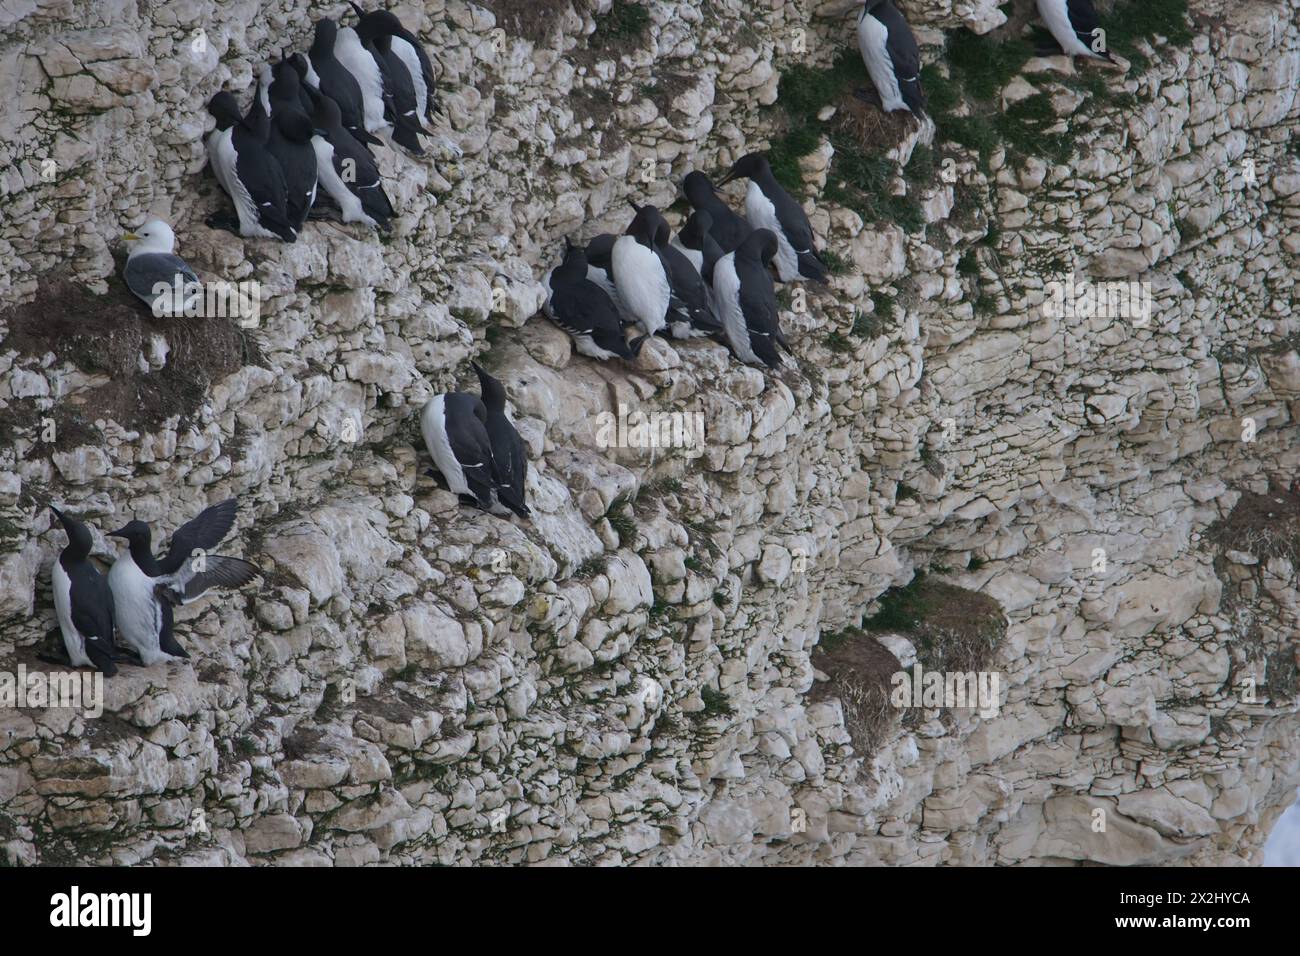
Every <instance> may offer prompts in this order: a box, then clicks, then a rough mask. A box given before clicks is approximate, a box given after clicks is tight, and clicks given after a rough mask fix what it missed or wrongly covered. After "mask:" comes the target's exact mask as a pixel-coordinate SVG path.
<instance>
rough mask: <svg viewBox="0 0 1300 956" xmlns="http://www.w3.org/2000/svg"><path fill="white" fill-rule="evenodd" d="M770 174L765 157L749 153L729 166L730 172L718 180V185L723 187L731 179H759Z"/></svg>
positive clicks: (770, 168)
mask: <svg viewBox="0 0 1300 956" xmlns="http://www.w3.org/2000/svg"><path fill="white" fill-rule="evenodd" d="M771 174H772V167H771V166H769V165H768V163H767V157H766V156H764V155H763V154H762V153H750V154H749V155H748V156H742V157H740V159H738V160H736V161H735V162H734V163H733V164H732V165H731V171H730V172H729V173H727V175H725V176H723V177H722V178H721V179H720V180H718V185H719V186H722V185H725V184H726V183H729V182H731V181H732V180H733V179H760V178H764V177H767V176H770V175H771Z"/></svg>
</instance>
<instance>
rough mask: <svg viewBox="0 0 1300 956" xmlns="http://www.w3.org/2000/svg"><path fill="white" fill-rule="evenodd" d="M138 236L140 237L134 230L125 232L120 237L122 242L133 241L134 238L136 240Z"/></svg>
mask: <svg viewBox="0 0 1300 956" xmlns="http://www.w3.org/2000/svg"><path fill="white" fill-rule="evenodd" d="M139 238H140V237H139V236H137V235H136V234H135V233H134V232H128V233H125V234H124V235H123V236H122V239H123V241H124V242H134V241H135V240H137V239H139Z"/></svg>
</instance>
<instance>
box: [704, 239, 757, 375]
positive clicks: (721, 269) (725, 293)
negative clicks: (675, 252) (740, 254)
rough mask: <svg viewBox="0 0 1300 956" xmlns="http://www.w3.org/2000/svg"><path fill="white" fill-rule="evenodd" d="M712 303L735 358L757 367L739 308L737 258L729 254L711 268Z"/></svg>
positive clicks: (731, 253) (747, 327)
mask: <svg viewBox="0 0 1300 956" xmlns="http://www.w3.org/2000/svg"><path fill="white" fill-rule="evenodd" d="M713 300H714V305H715V306H716V308H717V311H718V315H719V316H721V318H722V328H723V330H724V331H725V332H726V333H727V341H728V342H730V343H731V347H732V349H733V350H734V351H735V353H736V356H737V357H738V358H739V359H740V360H741V361H742V362H748V363H749V364H751V365H757V364H759V358H758V356H757V355H755V354H754V350H753V349H752V348H751V347H750V345H749V326H748V325H747V324H746V322H745V313H744V312H743V311H742V310H741V308H740V276H739V275H737V274H736V254H735V253H734V252H728V253H727V254H726V255H725V256H723V257H722V258H721V259H719V260H718V261H717V263H716V264H715V265H714V267H713Z"/></svg>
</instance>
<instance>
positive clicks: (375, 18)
mask: <svg viewBox="0 0 1300 956" xmlns="http://www.w3.org/2000/svg"><path fill="white" fill-rule="evenodd" d="M352 8H353V9H354V10H356V12H357V18H358V23H357V28H356V34H357V37H358V38H359V39H360V41H361V43H362V45H363V46H365V47H366V49H368V50H370V51H371V52H372V53H373V54H374V56H375V60H376V62H378V64H379V68H380V70H381V71H382V73H383V81H384V98H385V105H386V107H387V109H388V114H387V116H388V119H389V120H390V121H391V122H392V126H393V141H394V142H396V143H398V144H399V145H401V146H404V147H406V148H407V149H408V150H410V151H411V152H413V153H415V154H416V155H423V154H424V147H423V146H422V145H421V144H420V134H422V133H425V132H426V131H425V129H424V125H423V122H422V120H421V116H422V115H423V114H424V113H426V112H427V108H428V107H427V104H428V91H427V88H426V84H425V78H424V74H423V72H422V71H421V65H420V60H419V57H418V56H417V55H416V52H415V49H414V48H413V47H412V46H411V44H410V43H409V42H407V41H406V40H405V39H403V38H402V37H401V36H398V35H397V34H396V33H395V32H394V31H397V30H402V29H403V28H402V24H401V21H400V20H398V19H397V17H395V16H393V15H392V14H391V13H389V12H388V11H387V10H376V11H374V12H373V13H363V12H362V10H361V9H360V8H359V7H358V6H357V5H356V4H355V3H354V4H352Z"/></svg>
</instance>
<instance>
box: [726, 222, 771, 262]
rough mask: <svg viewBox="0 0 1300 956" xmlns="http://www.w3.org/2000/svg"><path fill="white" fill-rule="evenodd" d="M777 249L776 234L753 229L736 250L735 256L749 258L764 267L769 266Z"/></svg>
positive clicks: (767, 230)
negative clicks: (759, 262)
mask: <svg viewBox="0 0 1300 956" xmlns="http://www.w3.org/2000/svg"><path fill="white" fill-rule="evenodd" d="M777 248H778V245H777V238H776V233H774V232H773V231H772V230H771V229H755V230H754V231H753V232H751V233H750V234H749V235H748V236H746V237H745V241H744V242H742V243H741V244H740V248H738V249H737V250H736V255H737V256H740V255H742V254H743V255H745V256H751V257H753V258H755V259H758V260H760V261H761V262H762V263H763V265H765V266H766V265H770V264H771V262H772V259H773V257H774V256H776V251H777Z"/></svg>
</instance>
